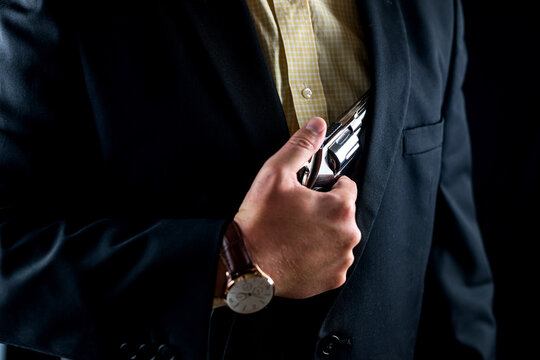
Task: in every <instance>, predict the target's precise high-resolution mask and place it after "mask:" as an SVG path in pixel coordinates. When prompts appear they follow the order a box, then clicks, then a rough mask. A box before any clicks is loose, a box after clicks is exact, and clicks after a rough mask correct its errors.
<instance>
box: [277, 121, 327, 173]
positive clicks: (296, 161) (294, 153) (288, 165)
mask: <svg viewBox="0 0 540 360" xmlns="http://www.w3.org/2000/svg"><path fill="white" fill-rule="evenodd" d="M325 136H326V122H325V121H324V120H323V119H321V118H319V117H314V118H312V119H311V120H310V121H309V122H308V123H307V124H306V125H304V126H303V127H302V128H301V129H299V130H298V131H297V132H295V133H294V134H293V135H292V136H291V138H290V139H289V141H287V143H285V145H283V146H282V147H281V149H279V151H278V152H277V153H276V154H275V155H274V156H273V159H272V160H273V161H275V162H276V163H277V164H279V166H281V167H282V168H283V169H284V170H286V171H292V172H294V173H296V172H297V171H298V170H299V169H300V168H301V167H302V166H303V165H304V164H305V163H306V162H307V161H309V159H310V158H311V157H312V156H313V154H315V153H316V152H317V150H319V148H320V147H321V145H322V143H323V140H324V137H325Z"/></svg>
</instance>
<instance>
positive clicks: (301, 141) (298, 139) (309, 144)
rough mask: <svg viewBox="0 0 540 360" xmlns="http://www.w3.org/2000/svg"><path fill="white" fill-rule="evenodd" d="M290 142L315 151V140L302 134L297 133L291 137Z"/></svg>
mask: <svg viewBox="0 0 540 360" xmlns="http://www.w3.org/2000/svg"><path fill="white" fill-rule="evenodd" d="M289 143H290V144H291V145H293V146H296V147H299V148H302V149H305V150H308V151H315V144H314V141H313V140H311V139H309V138H307V137H305V136H302V135H297V136H293V137H291V138H290V140H289Z"/></svg>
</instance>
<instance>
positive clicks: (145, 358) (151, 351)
mask: <svg viewBox="0 0 540 360" xmlns="http://www.w3.org/2000/svg"><path fill="white" fill-rule="evenodd" d="M154 355H155V348H154V347H152V346H151V345H148V344H141V345H140V346H139V349H138V351H137V360H150V359H152V358H153V357H154Z"/></svg>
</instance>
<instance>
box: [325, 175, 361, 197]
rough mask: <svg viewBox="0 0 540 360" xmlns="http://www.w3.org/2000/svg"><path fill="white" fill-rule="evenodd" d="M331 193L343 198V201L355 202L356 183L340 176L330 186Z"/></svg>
mask: <svg viewBox="0 0 540 360" xmlns="http://www.w3.org/2000/svg"><path fill="white" fill-rule="evenodd" d="M331 191H332V192H334V193H336V194H339V195H341V196H343V198H344V199H351V200H353V201H355V200H356V196H357V195H358V189H357V187H356V183H355V182H354V181H352V180H351V179H349V178H348V177H346V176H340V177H339V178H338V179H337V181H336V183H335V184H334V186H332V190H331Z"/></svg>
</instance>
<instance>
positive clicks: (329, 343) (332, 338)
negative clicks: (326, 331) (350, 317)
mask: <svg viewBox="0 0 540 360" xmlns="http://www.w3.org/2000/svg"><path fill="white" fill-rule="evenodd" d="M351 344H352V341H351V338H345V337H343V338H342V337H339V336H337V335H336V334H330V335H327V336H325V337H324V338H322V339H321V341H320V342H319V348H318V353H319V356H320V357H322V358H329V357H330V356H332V354H333V353H334V352H335V351H336V349H337V348H338V347H339V346H341V345H351Z"/></svg>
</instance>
